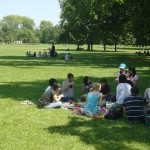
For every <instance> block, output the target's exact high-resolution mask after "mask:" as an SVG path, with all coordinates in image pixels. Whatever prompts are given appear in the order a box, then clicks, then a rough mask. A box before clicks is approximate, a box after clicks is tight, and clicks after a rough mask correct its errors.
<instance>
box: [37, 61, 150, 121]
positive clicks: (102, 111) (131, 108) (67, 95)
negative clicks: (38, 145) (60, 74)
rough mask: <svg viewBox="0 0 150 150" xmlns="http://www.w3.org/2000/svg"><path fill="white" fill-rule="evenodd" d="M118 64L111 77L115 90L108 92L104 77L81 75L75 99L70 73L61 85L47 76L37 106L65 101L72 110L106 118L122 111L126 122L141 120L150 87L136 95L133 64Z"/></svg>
mask: <svg viewBox="0 0 150 150" xmlns="http://www.w3.org/2000/svg"><path fill="white" fill-rule="evenodd" d="M119 68H120V71H119V72H118V74H117V78H116V79H115V81H116V83H117V86H116V93H115V94H113V95H110V86H109V85H108V83H107V80H106V79H101V80H100V82H92V81H91V80H90V77H88V76H85V77H84V78H83V83H82V95H81V97H80V99H79V100H77V99H76V98H75V96H74V91H75V83H74V75H73V74H72V73H69V74H67V80H65V81H63V83H62V88H60V86H59V84H58V82H57V80H56V79H54V78H51V79H50V80H49V86H48V87H47V89H46V90H45V91H44V93H43V94H42V96H41V98H40V99H39V102H38V108H42V107H43V108H57V107H62V106H63V104H64V103H68V104H73V105H74V107H73V108H72V110H73V112H74V113H75V114H80V115H85V116H88V117H92V118H101V117H104V118H106V119H117V118H120V117H123V115H125V116H126V118H127V120H128V121H130V122H144V117H145V112H149V111H150V109H149V108H150V87H149V88H147V89H146V90H145V93H144V97H143V96H138V93H139V88H138V86H137V85H138V80H139V79H138V75H137V73H136V69H135V67H134V66H130V67H129V71H126V65H125V64H124V63H122V64H120V66H119ZM149 86H150V85H149ZM144 106H145V107H144ZM123 108H124V109H123ZM113 113H114V114H113ZM113 115H116V116H113Z"/></svg>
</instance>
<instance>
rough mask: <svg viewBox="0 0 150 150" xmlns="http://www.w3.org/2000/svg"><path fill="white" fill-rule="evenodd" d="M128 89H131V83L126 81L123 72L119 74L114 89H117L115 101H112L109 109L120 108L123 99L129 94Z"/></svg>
mask: <svg viewBox="0 0 150 150" xmlns="http://www.w3.org/2000/svg"><path fill="white" fill-rule="evenodd" d="M130 89H131V85H130V84H128V83H127V78H126V76H125V75H124V74H122V75H120V76H119V84H118V85H117V88H116V91H117V92H116V102H115V103H112V106H111V107H110V108H109V109H110V110H111V109H116V108H120V109H122V107H123V102H124V99H125V98H126V97H128V96H130V95H131V92H130Z"/></svg>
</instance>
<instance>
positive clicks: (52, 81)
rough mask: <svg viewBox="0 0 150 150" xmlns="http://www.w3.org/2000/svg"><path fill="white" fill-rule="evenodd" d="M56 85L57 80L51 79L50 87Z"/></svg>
mask: <svg viewBox="0 0 150 150" xmlns="http://www.w3.org/2000/svg"><path fill="white" fill-rule="evenodd" d="M55 83H57V80H56V79H55V78H51V79H50V80H49V85H50V86H53V85H54V84H55Z"/></svg>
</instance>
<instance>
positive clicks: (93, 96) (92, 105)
mask: <svg viewBox="0 0 150 150" xmlns="http://www.w3.org/2000/svg"><path fill="white" fill-rule="evenodd" d="M100 88H101V85H100V84H99V83H97V82H96V83H94V84H93V90H92V91H91V92H89V93H88V94H87V98H86V106H85V108H74V109H73V111H74V113H75V114H81V115H86V116H88V117H92V118H100V109H99V106H100V108H102V96H101V94H100V93H99V91H100Z"/></svg>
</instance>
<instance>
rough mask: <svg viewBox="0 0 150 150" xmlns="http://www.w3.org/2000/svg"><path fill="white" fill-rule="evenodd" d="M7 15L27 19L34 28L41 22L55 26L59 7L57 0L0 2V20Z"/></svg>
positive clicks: (11, 0) (9, 0) (12, 0)
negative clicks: (31, 21)
mask: <svg viewBox="0 0 150 150" xmlns="http://www.w3.org/2000/svg"><path fill="white" fill-rule="evenodd" d="M8 15H19V16H26V17H29V18H31V19H33V20H34V22H35V24H36V27H38V26H39V25H40V22H41V21H42V20H45V21H50V22H52V23H53V25H56V24H58V23H59V21H60V18H59V16H60V6H59V2H58V0H0V20H1V19H3V17H5V16H8Z"/></svg>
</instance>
